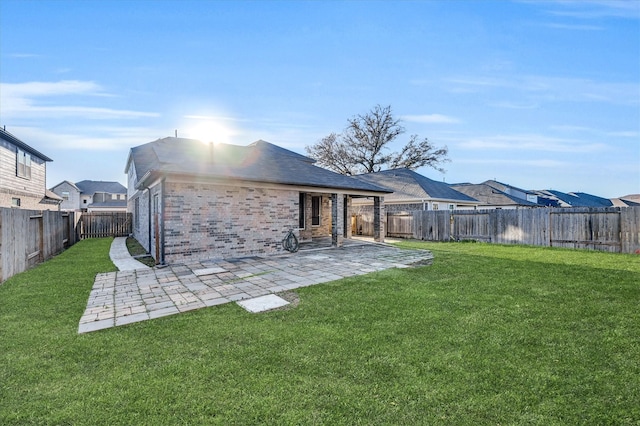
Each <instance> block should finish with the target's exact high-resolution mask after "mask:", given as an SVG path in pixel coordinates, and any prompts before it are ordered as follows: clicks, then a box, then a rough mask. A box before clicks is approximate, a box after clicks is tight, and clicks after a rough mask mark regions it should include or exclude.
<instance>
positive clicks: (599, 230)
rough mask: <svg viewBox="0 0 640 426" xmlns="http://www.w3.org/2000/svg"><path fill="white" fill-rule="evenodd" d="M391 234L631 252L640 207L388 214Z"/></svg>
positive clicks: (637, 242)
mask: <svg viewBox="0 0 640 426" xmlns="http://www.w3.org/2000/svg"><path fill="white" fill-rule="evenodd" d="M409 230H410V231H409ZM387 236H390V237H393V236H395V237H404V238H408V237H413V238H416V239H421V240H427V241H451V240H475V241H485V242H491V243H501V244H529V245H537V246H551V247H570V248H580V249H591V250H601V251H610V252H618V253H633V252H635V251H636V250H638V249H640V207H607V208H561V209H553V208H535V209H517V210H506V209H500V210H453V211H449V210H441V211H437V210H436V211H434V210H430V211H414V212H409V213H400V214H399V213H390V214H388V215H387Z"/></svg>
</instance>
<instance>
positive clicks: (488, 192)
mask: <svg viewBox="0 0 640 426" xmlns="http://www.w3.org/2000/svg"><path fill="white" fill-rule="evenodd" d="M451 187H452V188H453V189H455V190H456V191H460V192H462V193H465V194H467V195H468V196H470V197H473V198H475V199H477V200H479V201H480V202H482V204H486V205H488V206H526V207H535V206H538V205H539V204H536V203H532V202H531V201H527V200H525V199H522V198H518V197H515V196H513V195H509V194H507V193H505V192H502V191H501V190H499V189H497V188H494V187H492V186H491V185H489V184H487V183H486V182H485V183H478V184H473V183H460V184H456V185H451Z"/></svg>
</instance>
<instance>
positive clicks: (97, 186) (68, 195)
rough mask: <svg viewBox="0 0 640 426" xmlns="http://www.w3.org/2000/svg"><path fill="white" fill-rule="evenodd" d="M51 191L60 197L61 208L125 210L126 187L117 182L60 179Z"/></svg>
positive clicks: (95, 210) (69, 209) (92, 210)
mask: <svg viewBox="0 0 640 426" xmlns="http://www.w3.org/2000/svg"><path fill="white" fill-rule="evenodd" d="M51 191H53V192H54V193H56V194H57V195H59V196H60V197H61V198H62V200H63V201H62V204H61V206H60V208H61V210H67V211H84V212H100V211H106V212H126V211H127V188H125V187H124V186H123V185H122V184H121V183H119V182H108V181H96V180H83V181H81V182H77V183H73V182H69V181H68V180H65V181H62V182H60V183H59V184H57V185H56V186H54V187H53V188H51Z"/></svg>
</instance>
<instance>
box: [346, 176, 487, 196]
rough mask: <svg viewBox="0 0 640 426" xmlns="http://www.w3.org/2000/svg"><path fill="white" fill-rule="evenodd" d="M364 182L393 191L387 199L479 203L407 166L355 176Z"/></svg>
mask: <svg viewBox="0 0 640 426" xmlns="http://www.w3.org/2000/svg"><path fill="white" fill-rule="evenodd" d="M354 177H355V178H356V179H358V180H361V181H362V182H367V183H372V184H374V185H379V186H382V187H384V188H388V189H389V190H391V191H393V194H391V195H386V196H385V201H395V200H397V201H399V200H403V201H405V200H425V199H436V200H449V201H460V202H468V203H477V202H478V200H476V199H475V198H472V197H470V196H468V195H466V194H463V193H461V192H459V191H456V190H455V189H453V188H451V187H450V186H449V185H447V184H446V183H444V182H438V181H435V180H432V179H429V178H428V177H426V176H423V175H421V174H419V173H416V172H414V171H413V170H409V169H406V168H401V169H391V170H384V171H381V172H375V173H367V174H363V175H357V176H354Z"/></svg>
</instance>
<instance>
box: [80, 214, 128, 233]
mask: <svg viewBox="0 0 640 426" xmlns="http://www.w3.org/2000/svg"><path fill="white" fill-rule="evenodd" d="M131 217H132V214H131V213H125V212H91V213H82V214H81V215H80V220H79V221H78V234H79V236H80V239H85V238H102V237H126V236H128V235H129V234H131V232H132V227H131Z"/></svg>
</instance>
